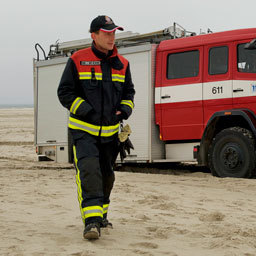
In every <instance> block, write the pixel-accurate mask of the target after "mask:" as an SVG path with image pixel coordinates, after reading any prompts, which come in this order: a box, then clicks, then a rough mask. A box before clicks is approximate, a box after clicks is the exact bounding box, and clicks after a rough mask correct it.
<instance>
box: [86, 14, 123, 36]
mask: <svg viewBox="0 0 256 256" xmlns="http://www.w3.org/2000/svg"><path fill="white" fill-rule="evenodd" d="M117 29H118V30H124V29H123V28H122V27H119V26H117V25H115V23H114V22H113V20H112V19H111V18H110V17H108V16H105V15H100V16H98V17H97V18H95V19H94V20H93V21H92V23H91V26H90V33H93V32H96V31H98V30H102V31H104V32H113V31H115V30H117Z"/></svg>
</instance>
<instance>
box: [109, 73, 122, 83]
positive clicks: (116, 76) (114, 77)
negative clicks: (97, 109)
mask: <svg viewBox="0 0 256 256" xmlns="http://www.w3.org/2000/svg"><path fill="white" fill-rule="evenodd" d="M112 81H117V82H121V83H124V81H125V76H124V75H119V74H112Z"/></svg>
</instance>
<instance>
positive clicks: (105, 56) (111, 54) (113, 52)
mask: <svg viewBox="0 0 256 256" xmlns="http://www.w3.org/2000/svg"><path fill="white" fill-rule="evenodd" d="M92 51H93V53H94V54H95V55H96V56H97V57H98V58H99V59H108V58H112V57H115V56H116V55H117V48H116V46H115V45H114V48H113V50H111V51H109V52H108V54H105V53H104V52H101V51H99V50H98V49H97V48H96V46H95V43H94V41H93V42H92Z"/></svg>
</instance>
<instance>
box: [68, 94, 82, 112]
mask: <svg viewBox="0 0 256 256" xmlns="http://www.w3.org/2000/svg"><path fill="white" fill-rule="evenodd" d="M83 101H84V100H83V99H82V98H80V97H77V98H76V99H75V100H74V101H73V103H72V105H71V107H70V112H71V113H73V114H75V113H76V110H77V109H78V108H79V106H80V105H81V103H82V102H83Z"/></svg>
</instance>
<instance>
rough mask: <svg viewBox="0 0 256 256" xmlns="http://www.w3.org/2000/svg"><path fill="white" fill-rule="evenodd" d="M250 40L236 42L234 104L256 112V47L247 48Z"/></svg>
mask: <svg viewBox="0 0 256 256" xmlns="http://www.w3.org/2000/svg"><path fill="white" fill-rule="evenodd" d="M250 41H251V39H249V40H243V41H237V42H235V43H234V49H233V53H234V59H235V60H234V62H233V64H234V66H233V70H234V81H233V83H234V84H233V106H234V108H247V109H250V110H252V111H253V112H254V113H256V49H255V48H252V49H246V48H245V45H246V44H247V43H249V42H250Z"/></svg>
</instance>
